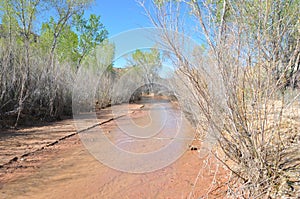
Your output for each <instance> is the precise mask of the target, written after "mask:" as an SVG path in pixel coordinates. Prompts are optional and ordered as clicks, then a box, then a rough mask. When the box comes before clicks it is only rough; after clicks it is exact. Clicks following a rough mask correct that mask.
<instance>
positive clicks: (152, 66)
mask: <svg viewBox="0 0 300 199" xmlns="http://www.w3.org/2000/svg"><path fill="white" fill-rule="evenodd" d="M128 62H129V63H128V64H129V65H131V66H134V67H137V68H139V69H140V70H141V71H142V74H143V78H144V81H145V83H146V84H147V85H149V90H150V91H152V84H153V82H154V81H155V79H157V78H158V77H159V70H160V68H161V55H160V52H159V51H158V50H157V49H156V48H152V49H151V50H150V52H142V51H141V50H136V51H135V52H134V53H133V54H132V57H131V59H130V60H128Z"/></svg>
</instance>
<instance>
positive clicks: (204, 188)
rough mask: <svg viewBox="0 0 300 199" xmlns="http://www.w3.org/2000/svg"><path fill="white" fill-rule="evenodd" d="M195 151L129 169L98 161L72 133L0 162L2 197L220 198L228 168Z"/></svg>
mask: <svg viewBox="0 0 300 199" xmlns="http://www.w3.org/2000/svg"><path fill="white" fill-rule="evenodd" d="M132 114H133V115H132V116H134V117H139V116H142V115H144V114H143V112H142V111H136V112H134V113H132ZM106 125H107V126H106V127H105V128H107V129H109V128H114V125H115V124H114V123H113V122H112V123H107V124H106ZM193 146H197V147H199V146H200V143H199V142H196V141H195V142H194V143H193ZM198 154H199V153H198V151H197V150H193V151H191V150H188V151H186V152H185V153H184V155H183V156H182V157H181V158H180V159H179V160H177V161H176V162H174V163H173V164H171V165H169V166H168V167H165V168H163V169H160V170H158V171H154V172H151V173H145V174H131V173H125V172H121V171H117V170H114V169H111V168H109V167H107V166H105V165H103V164H102V163H100V162H99V161H97V160H96V159H95V158H94V157H93V156H91V155H90V154H89V152H88V151H87V150H86V149H85V148H84V146H83V145H82V143H81V141H80V139H79V136H78V135H75V136H72V137H70V138H67V139H65V140H63V141H61V142H58V143H57V144H55V145H53V146H49V147H46V148H45V149H43V150H40V151H37V152H35V153H32V154H30V155H28V156H27V157H25V158H23V159H22V160H20V159H19V160H18V161H16V162H13V163H11V164H9V165H6V166H4V167H3V168H1V169H0V198H62V197H64V198H104V199H105V198H114V199H115V198H122V199H123V198H130V199H134V198H172V199H176V198H200V197H201V198H207V197H208V198H223V197H224V196H225V195H224V194H225V192H224V190H225V187H224V185H225V183H226V181H227V173H228V172H227V171H226V170H225V169H224V168H223V167H222V165H221V163H218V161H217V160H216V159H215V158H213V157H210V158H208V157H205V158H199V155H198Z"/></svg>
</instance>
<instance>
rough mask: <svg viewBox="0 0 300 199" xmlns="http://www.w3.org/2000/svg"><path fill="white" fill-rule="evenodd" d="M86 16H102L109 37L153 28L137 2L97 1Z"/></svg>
mask: <svg viewBox="0 0 300 199" xmlns="http://www.w3.org/2000/svg"><path fill="white" fill-rule="evenodd" d="M86 14H87V15H89V14H96V15H100V16H101V22H102V23H103V24H104V25H105V27H106V29H107V30H108V32H109V37H111V36H113V35H115V34H118V33H121V32H123V31H127V30H130V29H133V28H142V27H150V26H152V25H151V23H150V22H149V20H148V18H147V17H146V16H145V15H144V10H143V8H142V7H140V6H139V5H138V3H137V2H136V1H135V0H96V1H95V2H94V3H93V4H92V6H91V7H90V8H89V9H88V10H87V11H86Z"/></svg>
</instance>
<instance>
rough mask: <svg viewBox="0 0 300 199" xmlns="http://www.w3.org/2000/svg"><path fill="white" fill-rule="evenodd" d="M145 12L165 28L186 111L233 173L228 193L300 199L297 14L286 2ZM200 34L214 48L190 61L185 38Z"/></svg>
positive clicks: (164, 6)
mask: <svg viewBox="0 0 300 199" xmlns="http://www.w3.org/2000/svg"><path fill="white" fill-rule="evenodd" d="M290 3H291V2H290ZM294 4H295V5H293V6H296V5H297V2H294ZM141 5H142V6H144V8H145V10H146V13H147V14H148V16H149V18H150V19H151V20H152V22H153V24H154V25H155V26H156V27H158V28H161V29H162V31H161V33H160V40H159V41H158V42H159V43H160V44H161V45H162V46H163V47H164V48H168V50H169V51H170V52H173V55H172V56H170V57H169V58H170V60H172V62H173V64H174V67H175V70H176V76H175V78H174V80H173V82H175V83H174V84H175V85H176V86H174V88H176V91H177V98H178V99H179V102H180V104H181V106H182V107H183V108H184V109H185V110H186V112H187V113H188V114H189V115H190V118H192V120H193V123H194V124H195V126H197V128H198V132H199V133H200V134H201V137H202V138H203V139H204V143H203V145H206V146H208V147H209V148H210V149H211V154H213V155H215V156H216V157H217V158H218V159H219V160H220V161H221V162H222V163H223V164H224V166H226V167H227V168H228V169H229V171H230V175H229V180H228V183H227V184H226V186H227V191H226V193H224V194H225V195H226V196H227V197H232V198H283V197H291V198H297V197H299V196H300V181H299V176H300V161H299V160H300V151H299V150H300V135H299V128H300V120H299V119H300V111H299V110H300V104H299V102H300V96H299V90H297V89H296V88H295V87H292V88H290V89H289V88H288V84H287V82H288V80H287V76H289V75H287V74H290V72H288V71H293V74H296V73H297V66H298V65H299V57H300V54H299V45H300V42H299V30H298V28H299V20H298V19H299V13H298V12H297V13H298V14H295V12H294V11H295V10H293V9H295V8H294V7H286V5H287V4H285V3H284V2H280V1H274V2H269V3H268V2H267V3H266V4H263V3H256V4H255V2H252V1H250V2H236V1H221V2H214V1H211V2H203V1H201V2H199V1H156V2H155V4H153V7H154V8H155V9H154V10H149V9H147V8H146V7H145V5H144V4H143V3H141ZM298 5H299V4H298ZM265 6H266V7H265ZM296 7H297V6H296ZM280 9H281V10H280ZM186 10H189V12H190V15H189V16H191V18H192V19H191V18H189V17H187V15H186V14H185V12H184V11H186ZM277 12H278V13H279V14H278V13H277ZM289 13H290V14H291V15H289ZM191 24H192V25H191ZM193 30H196V31H199V32H193V34H194V36H195V35H197V34H198V35H200V39H205V43H206V44H207V47H206V49H205V50H203V51H199V50H197V48H195V50H194V51H193V53H190V54H189V55H188V56H187V53H186V51H185V48H184V44H185V43H187V42H188V41H187V40H186V38H185V37H180V36H178V35H180V32H184V33H190V32H192V31H193ZM170 31H173V32H172V34H170ZM198 49H199V48H198ZM298 70H299V69H298Z"/></svg>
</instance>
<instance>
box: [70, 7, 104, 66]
mask: <svg viewBox="0 0 300 199" xmlns="http://www.w3.org/2000/svg"><path fill="white" fill-rule="evenodd" d="M73 25H74V26H75V29H76V32H77V33H78V35H79V43H78V48H77V53H78V54H79V59H78V63H77V68H78V67H79V66H80V64H81V62H82V60H83V59H84V57H85V56H86V55H87V54H88V53H90V52H91V50H93V49H95V47H96V46H97V45H99V44H100V43H101V42H103V41H104V39H106V38H107V34H108V32H107V30H106V29H105V27H104V25H103V24H102V23H101V21H100V16H96V15H94V14H91V15H90V17H89V19H85V18H84V12H81V13H79V14H75V15H74V17H73Z"/></svg>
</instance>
